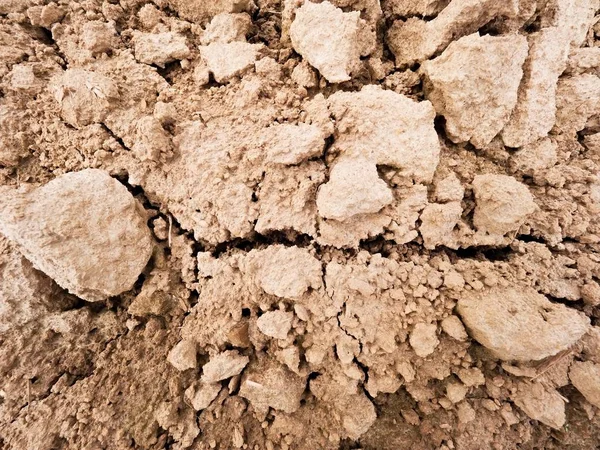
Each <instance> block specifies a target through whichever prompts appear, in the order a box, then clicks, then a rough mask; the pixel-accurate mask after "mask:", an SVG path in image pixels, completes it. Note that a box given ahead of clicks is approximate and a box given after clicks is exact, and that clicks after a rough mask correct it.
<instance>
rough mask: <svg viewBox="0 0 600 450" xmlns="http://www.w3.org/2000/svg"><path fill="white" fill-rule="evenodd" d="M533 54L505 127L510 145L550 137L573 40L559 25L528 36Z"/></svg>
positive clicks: (504, 136)
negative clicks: (561, 78) (557, 93)
mask: <svg viewBox="0 0 600 450" xmlns="http://www.w3.org/2000/svg"><path fill="white" fill-rule="evenodd" d="M527 40H528V42H529V55H528V56H527V60H526V61H525V65H524V66H523V71H524V75H523V79H522V81H521V85H520V86H519V93H518V98H517V105H516V106H515V109H514V110H513V112H512V115H511V117H510V120H509V122H508V124H507V125H506V126H505V127H504V130H503V131H502V140H503V141H504V145H506V146H508V147H515V148H516V147H522V146H524V145H527V144H530V143H532V142H535V141H537V140H538V139H539V138H543V137H546V135H547V134H548V132H549V131H550V130H551V129H552V127H553V126H554V122H555V120H556V84H557V82H558V77H559V75H560V74H561V73H562V72H563V71H564V69H565V66H566V59H567V56H568V50H569V43H568V41H567V39H566V37H565V34H564V33H563V32H562V31H561V30H559V29H558V28H546V29H543V30H541V31H539V32H537V33H533V34H531V35H529V37H528V39H527Z"/></svg>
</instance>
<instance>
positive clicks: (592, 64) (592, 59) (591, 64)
mask: <svg viewBox="0 0 600 450" xmlns="http://www.w3.org/2000/svg"><path fill="white" fill-rule="evenodd" d="M598 67H600V47H583V48H577V49H573V50H571V53H570V55H569V59H568V61H567V68H566V69H565V74H574V75H578V74H581V73H584V72H588V71H590V72H592V73H596V74H597V73H598V72H597V70H592V69H598Z"/></svg>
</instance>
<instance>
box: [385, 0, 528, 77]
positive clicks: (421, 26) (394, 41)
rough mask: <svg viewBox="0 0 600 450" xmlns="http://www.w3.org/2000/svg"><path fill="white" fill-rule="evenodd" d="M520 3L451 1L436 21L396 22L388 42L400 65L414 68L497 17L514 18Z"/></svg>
mask: <svg viewBox="0 0 600 450" xmlns="http://www.w3.org/2000/svg"><path fill="white" fill-rule="evenodd" d="M517 12H518V7H517V2H516V1H515V0H509V1H506V2H497V1H495V0H483V1H482V0H452V1H451V2H450V4H449V5H448V6H447V7H446V8H444V9H443V10H442V12H441V13H440V14H439V15H438V16H437V17H436V18H435V19H433V20H430V21H425V20H423V19H420V18H417V17H411V18H409V19H408V20H406V21H405V22H403V21H401V20H397V21H395V22H394V23H393V24H392V26H391V27H390V29H389V30H388V33H387V36H386V40H387V43H388V45H389V47H390V50H391V51H392V53H393V54H394V56H395V57H396V65H397V66H406V65H411V64H414V63H417V62H421V61H424V60H426V59H429V58H430V57H431V56H433V55H435V54H436V53H438V52H441V51H443V50H444V49H445V48H446V47H447V46H448V44H450V42H452V41H453V40H455V39H457V38H459V37H462V36H466V35H469V34H471V33H474V32H475V31H477V30H478V29H479V28H481V27H482V26H483V25H485V24H486V23H488V22H490V21H491V20H492V19H494V18H495V17H500V16H514V15H515V14H517Z"/></svg>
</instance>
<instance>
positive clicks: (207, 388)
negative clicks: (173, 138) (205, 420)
mask: <svg viewBox="0 0 600 450" xmlns="http://www.w3.org/2000/svg"><path fill="white" fill-rule="evenodd" d="M221 388H222V386H221V385H220V384H219V383H213V384H205V383H199V385H198V386H196V385H194V384H193V385H192V386H190V387H189V388H187V389H186V390H185V393H184V395H185V398H186V400H187V401H188V402H189V404H191V405H192V407H193V408H194V409H195V410H196V411H202V410H203V409H206V408H208V407H209V406H210V404H211V403H212V401H213V400H214V399H215V398H217V395H219V392H221Z"/></svg>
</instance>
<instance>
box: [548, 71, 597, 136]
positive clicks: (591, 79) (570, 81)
mask: <svg viewBox="0 0 600 450" xmlns="http://www.w3.org/2000/svg"><path fill="white" fill-rule="evenodd" d="M599 108H600V78H598V77H597V76H596V75H592V74H582V75H575V76H573V77H565V78H561V79H559V80H558V86H557V88H556V124H555V125H554V128H555V130H557V131H559V132H562V133H571V134H572V133H575V132H578V131H581V130H583V129H584V128H585V124H586V122H587V120H588V119H589V118H590V117H592V116H593V115H594V114H598V109H599Z"/></svg>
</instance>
